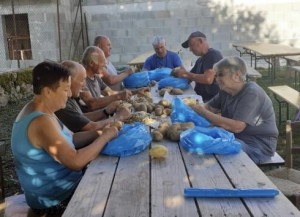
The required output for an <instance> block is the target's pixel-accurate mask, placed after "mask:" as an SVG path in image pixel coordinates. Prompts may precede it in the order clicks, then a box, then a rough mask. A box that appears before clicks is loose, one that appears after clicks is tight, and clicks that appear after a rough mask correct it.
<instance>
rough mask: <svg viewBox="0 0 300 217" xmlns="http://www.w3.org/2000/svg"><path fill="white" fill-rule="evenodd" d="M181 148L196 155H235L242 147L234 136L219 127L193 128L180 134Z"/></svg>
mask: <svg viewBox="0 0 300 217" xmlns="http://www.w3.org/2000/svg"><path fill="white" fill-rule="evenodd" d="M180 144H181V146H182V147H183V148H184V149H186V150H187V151H189V152H192V153H197V154H237V153H239V152H240V151H241V149H242V145H241V144H240V143H239V142H237V141H235V137H234V134H233V133H231V132H228V131H227V130H224V129H222V128H219V127H212V128H205V127H197V126H196V127H194V128H191V129H188V130H186V131H183V132H182V133H181V134H180Z"/></svg>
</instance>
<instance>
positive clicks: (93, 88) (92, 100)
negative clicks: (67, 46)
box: [80, 46, 149, 110]
mask: <svg viewBox="0 0 300 217" xmlns="http://www.w3.org/2000/svg"><path fill="white" fill-rule="evenodd" d="M81 62H82V64H83V66H84V68H85V70H86V74H87V77H86V79H85V82H86V86H85V87H83V89H82V92H81V93H80V98H81V99H82V100H83V102H84V103H85V104H86V105H87V107H88V108H89V109H90V110H95V109H100V108H104V107H105V106H107V105H109V104H110V103H112V102H113V101H116V100H128V99H129V98H130V97H131V96H132V95H135V94H142V95H145V93H146V92H148V91H149V87H142V88H138V89H135V90H131V91H130V90H123V91H114V90H112V89H111V88H110V87H108V86H107V85H106V84H105V83H104V82H103V80H102V79H101V77H100V75H101V71H102V70H103V68H104V69H105V68H106V64H105V56H104V53H103V51H102V50H101V49H100V48H98V47H96V46H89V47H87V48H86V49H85V51H84V53H83V57H82V60H81ZM99 72H100V74H99Z"/></svg>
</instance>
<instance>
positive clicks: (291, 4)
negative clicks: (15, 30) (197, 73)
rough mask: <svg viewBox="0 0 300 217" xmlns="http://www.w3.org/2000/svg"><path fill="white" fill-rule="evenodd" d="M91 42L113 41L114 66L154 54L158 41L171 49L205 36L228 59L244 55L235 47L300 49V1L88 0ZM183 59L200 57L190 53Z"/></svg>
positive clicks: (84, 0) (185, 53) (112, 58)
mask: <svg viewBox="0 0 300 217" xmlns="http://www.w3.org/2000/svg"><path fill="white" fill-rule="evenodd" d="M83 4H84V8H83V9H84V12H85V15H86V17H87V21H88V22H87V23H88V30H89V31H88V35H89V41H90V42H91V43H92V42H93V39H94V37H95V36H96V35H99V34H102V35H107V36H108V37H109V38H110V39H111V41H112V56H111V57H110V59H111V61H112V62H114V63H116V64H124V63H127V62H128V61H130V60H131V59H133V58H134V57H136V56H137V55H139V54H141V53H144V52H146V51H149V50H151V49H152V46H151V41H152V38H153V36H154V35H162V36H164V37H165V38H166V40H167V46H168V47H170V48H175V47H180V44H181V43H182V42H183V41H184V40H186V39H187V37H188V35H189V34H190V33H191V32H193V31H195V30H200V31H203V32H204V33H205V34H206V35H207V38H208V40H209V43H210V45H211V47H214V48H216V49H219V50H221V52H222V53H223V55H224V56H229V55H238V52H237V51H235V50H234V49H233V48H232V46H231V44H232V43H239V42H271V43H282V44H287V45H292V46H297V47H300V28H299V26H300V0H288V1H280V0H263V1H261V0H232V1H224V0H155V1H153V0H152V1H142V0H106V1H105V0H83ZM180 55H181V57H182V58H183V59H193V60H195V59H196V57H194V56H193V55H192V54H191V53H190V52H189V51H188V49H183V51H182V52H181V53H180Z"/></svg>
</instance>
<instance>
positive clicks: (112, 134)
mask: <svg viewBox="0 0 300 217" xmlns="http://www.w3.org/2000/svg"><path fill="white" fill-rule="evenodd" d="M118 134H119V130H118V128H117V127H116V126H110V125H109V124H108V125H106V126H105V127H104V128H103V129H102V133H101V137H105V138H107V139H108V141H110V140H112V139H114V138H116V137H118Z"/></svg>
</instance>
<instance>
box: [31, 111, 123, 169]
mask: <svg viewBox="0 0 300 217" xmlns="http://www.w3.org/2000/svg"><path fill="white" fill-rule="evenodd" d="M117 135H118V130H117V128H116V127H110V128H109V129H108V128H105V129H104V130H103V131H102V134H101V135H100V136H99V137H98V138H97V139H96V140H94V141H93V142H91V143H90V144H89V145H88V146H86V147H84V148H81V149H79V150H76V149H75V148H73V147H72V146H71V145H70V144H69V143H68V141H67V140H66V139H65V138H64V137H63V135H62V133H61V129H60V126H59V124H58V122H57V121H54V120H53V119H52V118H51V117H49V116H45V115H43V116H39V117H37V118H35V119H34V120H33V121H32V122H31V124H30V125H29V128H28V138H29V140H30V142H31V143H32V144H33V145H34V146H35V147H37V148H42V149H44V150H45V151H47V152H48V153H49V154H50V155H51V156H52V157H53V158H54V159H55V160H56V161H58V162H60V163H61V164H63V165H65V166H66V167H68V168H69V169H71V170H81V169H83V167H85V166H86V165H87V164H88V163H89V162H90V161H91V160H93V159H94V158H96V157H97V155H98V154H99V152H100V151H101V150H102V148H103V147H104V146H105V145H106V144H107V143H108V142H109V141H110V140H111V139H113V138H115V137H117ZM76 142H77V141H76Z"/></svg>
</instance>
